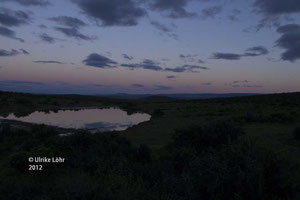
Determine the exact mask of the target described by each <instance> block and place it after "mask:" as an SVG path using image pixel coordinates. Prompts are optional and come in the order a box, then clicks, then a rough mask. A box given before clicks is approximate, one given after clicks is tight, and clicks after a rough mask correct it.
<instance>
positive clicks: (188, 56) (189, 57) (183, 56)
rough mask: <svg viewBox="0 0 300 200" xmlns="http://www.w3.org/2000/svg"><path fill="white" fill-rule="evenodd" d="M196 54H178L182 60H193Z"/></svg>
mask: <svg viewBox="0 0 300 200" xmlns="http://www.w3.org/2000/svg"><path fill="white" fill-rule="evenodd" d="M197 56H198V55H197V54H194V55H192V54H186V55H184V54H180V55H179V58H181V59H182V60H183V61H184V62H195V58H196V57H197Z"/></svg>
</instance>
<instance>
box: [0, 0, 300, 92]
mask: <svg viewBox="0 0 300 200" xmlns="http://www.w3.org/2000/svg"><path fill="white" fill-rule="evenodd" d="M0 44H1V45H0V90H3V91H15V92H30V93H50V94H54V93H57V94H115V93H132V94H144V93H149V94H162V93H280V92H296V91H300V78H299V77H300V62H299V61H300V1H299V0H285V1H282V0H172V1H171V0H0Z"/></svg>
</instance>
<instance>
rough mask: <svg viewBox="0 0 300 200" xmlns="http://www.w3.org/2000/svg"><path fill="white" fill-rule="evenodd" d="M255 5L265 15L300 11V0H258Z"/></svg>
mask: <svg viewBox="0 0 300 200" xmlns="http://www.w3.org/2000/svg"><path fill="white" fill-rule="evenodd" d="M254 7H255V8H256V9H257V11H258V12H261V13H263V14H265V15H280V14H290V13H297V12H300V1H299V0H284V1H283V0H256V1H255V2H254Z"/></svg>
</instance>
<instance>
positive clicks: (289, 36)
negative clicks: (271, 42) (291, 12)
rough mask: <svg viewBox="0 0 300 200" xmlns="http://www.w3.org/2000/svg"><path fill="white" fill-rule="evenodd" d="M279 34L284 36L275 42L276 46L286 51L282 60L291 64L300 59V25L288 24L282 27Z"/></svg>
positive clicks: (278, 30)
mask: <svg viewBox="0 0 300 200" xmlns="http://www.w3.org/2000/svg"><path fill="white" fill-rule="evenodd" d="M277 32H278V33H280V34H282V35H281V37H280V38H279V39H278V40H277V41H276V42H275V43H276V46H278V47H280V48H282V49H285V52H284V53H283V54H282V55H281V59H282V60H288V61H290V62H293V61H295V60H297V59H300V25H298V24H287V25H284V26H280V27H279V28H278V29H277Z"/></svg>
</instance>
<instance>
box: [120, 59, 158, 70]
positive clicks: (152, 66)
mask: <svg viewBox="0 0 300 200" xmlns="http://www.w3.org/2000/svg"><path fill="white" fill-rule="evenodd" d="M121 67H127V68H129V69H132V70H133V69H138V68H141V69H147V70H152V71H162V70H163V68H162V67H161V66H159V63H156V62H155V61H153V60H149V59H145V60H144V61H143V62H141V63H137V64H121Z"/></svg>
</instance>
